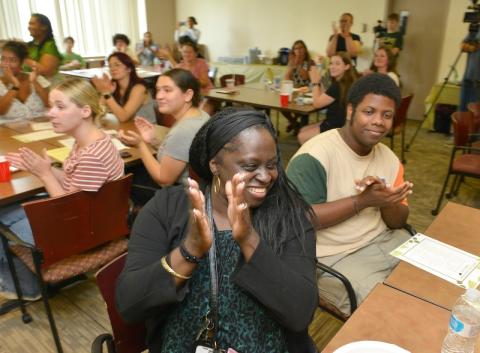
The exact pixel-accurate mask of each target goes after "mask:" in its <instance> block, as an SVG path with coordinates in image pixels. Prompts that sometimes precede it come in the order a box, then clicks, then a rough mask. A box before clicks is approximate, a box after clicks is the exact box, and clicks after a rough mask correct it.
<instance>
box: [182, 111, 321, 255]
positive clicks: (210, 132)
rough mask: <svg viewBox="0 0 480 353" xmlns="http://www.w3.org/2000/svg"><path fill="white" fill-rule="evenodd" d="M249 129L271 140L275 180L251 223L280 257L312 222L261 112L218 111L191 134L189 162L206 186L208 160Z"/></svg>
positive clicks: (267, 121) (273, 130) (266, 119)
mask: <svg viewBox="0 0 480 353" xmlns="http://www.w3.org/2000/svg"><path fill="white" fill-rule="evenodd" d="M253 128H255V129H265V130H267V131H268V132H269V133H270V135H271V136H272V138H273V140H274V141H275V145H276V150H277V162H276V168H277V171H278V177H277V180H276V181H275V183H274V184H273V186H272V188H271V189H270V190H269V192H268V195H267V197H266V199H265V201H264V202H263V203H262V204H261V205H260V206H259V207H257V208H255V209H253V210H252V211H253V212H252V215H253V217H252V218H253V219H252V223H253V226H254V228H255V230H256V231H257V232H258V234H259V235H260V237H261V238H262V239H264V240H265V241H266V242H267V243H268V244H269V245H270V246H271V248H272V249H273V251H274V252H275V253H277V254H281V252H282V250H283V246H284V244H285V243H286V241H287V240H288V239H289V238H291V236H292V234H294V235H295V236H296V237H297V239H298V240H299V241H300V242H301V243H302V245H303V244H304V237H303V236H304V225H305V220H306V218H307V217H310V219H313V218H312V217H313V211H312V208H311V207H310V205H309V204H308V203H307V202H306V201H305V200H304V199H303V198H302V196H301V195H300V193H299V192H298V191H297V189H296V187H295V186H294V185H293V183H292V182H291V181H290V180H289V179H288V177H287V174H286V172H285V169H284V168H283V165H282V162H281V158H280V149H279V147H278V141H277V133H276V130H275V128H274V127H273V125H272V123H271V121H270V118H269V117H268V116H267V115H266V114H265V113H263V112H260V111H256V110H253V109H250V108H238V107H228V108H225V109H223V110H221V111H220V112H218V113H217V114H215V115H214V116H213V117H212V118H211V119H210V120H208V121H207V122H206V123H205V124H204V125H203V126H202V127H201V128H200V130H199V131H198V133H197V134H196V135H195V137H194V139H193V141H192V144H191V146H190V156H189V163H190V166H191V168H192V169H193V171H194V172H195V173H196V174H197V175H198V176H199V177H200V178H201V179H202V182H203V184H202V185H203V186H204V187H205V185H210V184H211V183H212V180H213V174H212V171H211V170H210V161H211V160H212V159H213V158H214V157H215V156H216V155H217V154H218V153H219V152H220V151H221V150H223V149H224V147H225V145H226V144H232V145H234V144H235V143H236V139H237V137H238V135H239V134H240V133H241V132H242V131H245V130H247V129H253Z"/></svg>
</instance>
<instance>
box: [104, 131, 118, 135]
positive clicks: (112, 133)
mask: <svg viewBox="0 0 480 353" xmlns="http://www.w3.org/2000/svg"><path fill="white" fill-rule="evenodd" d="M103 132H104V133H106V134H108V135H116V134H117V130H103Z"/></svg>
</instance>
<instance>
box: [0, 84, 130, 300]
mask: <svg viewBox="0 0 480 353" xmlns="http://www.w3.org/2000/svg"><path fill="white" fill-rule="evenodd" d="M49 101H50V106H51V108H50V110H49V112H48V116H49V118H50V121H51V123H52V125H53V130H54V131H55V132H57V133H63V134H67V135H70V136H72V137H73V138H74V139H75V144H74V145H73V148H72V151H71V152H70V155H69V156H68V158H67V159H66V160H65V162H64V163H63V169H59V168H54V167H52V165H51V160H50V158H49V157H48V156H47V153H46V150H44V151H43V153H42V155H38V154H36V153H35V152H33V151H32V150H30V149H29V148H27V147H22V148H21V149H19V150H18V151H17V152H14V153H8V154H7V159H8V160H9V161H10V163H11V164H12V165H13V166H15V167H17V168H19V169H22V170H25V171H28V172H30V173H32V174H34V175H36V176H37V177H38V178H39V179H40V180H41V181H42V182H43V184H44V186H45V190H46V191H47V192H48V194H49V196H52V197H54V196H61V195H64V194H66V193H69V192H73V191H77V190H84V191H92V192H95V191H97V190H98V189H99V188H100V187H101V186H102V185H103V184H104V183H106V182H107V181H110V180H116V179H118V178H120V177H122V176H123V174H124V165H123V161H122V159H121V158H120V156H119V154H118V151H117V150H116V148H115V146H114V145H113V143H112V142H111V140H110V137H109V136H108V135H107V134H105V133H104V132H103V131H101V130H99V129H98V127H97V126H96V125H95V122H94V120H95V119H96V118H98V117H99V116H101V115H102V114H103V109H102V107H101V106H100V104H99V96H98V93H97V92H96V90H95V88H93V86H92V85H91V84H90V83H89V82H88V81H86V80H83V79H72V80H67V81H63V82H62V83H60V84H58V85H57V86H55V87H54V88H53V89H52V91H51V92H50V95H49ZM0 222H1V223H3V224H4V225H5V226H7V227H9V228H10V230H11V231H12V232H14V233H15V234H17V236H18V237H19V238H20V239H22V240H23V241H25V242H27V243H30V244H33V243H34V240H33V235H32V229H31V228H30V224H29V222H28V218H27V216H26V215H25V212H24V211H23V208H22V207H21V206H20V205H19V204H17V205H12V206H10V207H6V208H3V209H2V210H1V211H0ZM14 260H16V261H15V266H16V269H17V272H18V276H19V280H20V285H21V287H22V292H23V293H24V299H29V298H30V299H35V298H38V296H39V293H40V290H39V288H38V285H37V281H36V278H35V274H34V273H32V272H31V271H30V270H29V269H28V268H27V267H26V266H24V265H23V263H22V262H21V261H18V259H14ZM14 288H15V287H14V285H13V281H12V279H11V277H10V271H9V270H8V266H7V263H6V257H5V250H4V249H3V247H2V246H1V245H0V294H1V295H3V296H4V297H6V298H16V294H15V289H14Z"/></svg>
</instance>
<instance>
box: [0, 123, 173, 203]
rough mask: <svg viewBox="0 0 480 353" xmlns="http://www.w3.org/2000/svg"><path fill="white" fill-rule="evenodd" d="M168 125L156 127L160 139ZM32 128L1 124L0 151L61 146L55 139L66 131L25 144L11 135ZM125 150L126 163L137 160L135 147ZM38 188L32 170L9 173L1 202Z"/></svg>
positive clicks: (121, 125) (118, 126)
mask: <svg viewBox="0 0 480 353" xmlns="http://www.w3.org/2000/svg"><path fill="white" fill-rule="evenodd" d="M43 121H46V119H45V118H41V119H36V120H35V122H43ZM102 126H103V127H104V128H105V129H114V130H119V129H123V130H129V129H135V128H134V124H133V122H126V123H118V122H117V123H115V122H112V121H104V122H103V123H102ZM168 130H169V129H168V128H166V127H164V126H160V127H157V137H158V138H159V139H160V140H162V139H163V138H164V137H165V136H166V134H167V133H168ZM32 131H33V130H32V128H31V126H30V123H29V122H22V123H12V124H6V125H4V126H1V127H0V155H3V154H5V153H7V152H15V151H17V150H18V149H19V148H20V147H23V146H26V147H28V148H30V149H32V150H33V151H35V152H36V153H41V152H42V150H43V149H44V148H46V149H47V150H49V149H53V148H58V147H62V146H63V145H62V144H61V143H59V142H58V140H59V139H62V138H68V136H67V135H65V136H62V137H58V138H53V139H47V140H42V141H37V142H31V143H28V144H24V143H21V142H20V141H17V140H16V139H14V138H12V136H14V135H18V134H23V133H29V132H32ZM126 151H128V153H129V154H130V156H129V157H126V158H123V160H124V162H125V165H128V166H129V165H134V164H135V163H138V162H139V161H140V155H139V152H138V150H137V149H136V148H129V149H127V150H126ZM41 191H44V186H43V183H42V182H41V181H40V180H39V179H38V178H37V177H36V176H34V175H33V174H31V173H28V172H24V171H18V172H15V173H12V180H11V181H10V182H8V183H0V206H5V205H8V204H11V203H14V202H17V201H21V200H24V199H27V198H29V197H31V196H33V195H35V194H37V193H39V192H41Z"/></svg>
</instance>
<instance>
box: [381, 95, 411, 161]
mask: <svg viewBox="0 0 480 353" xmlns="http://www.w3.org/2000/svg"><path fill="white" fill-rule="evenodd" d="M412 99H413V94H410V95H408V96H406V97H402V103H401V104H400V107H399V108H398V110H397V114H395V118H394V120H393V126H392V131H390V133H389V134H388V135H387V137H389V138H390V148H391V149H392V151H393V142H394V138H395V135H397V134H401V152H400V160H401V161H402V163H404V164H405V163H407V160H406V159H405V150H406V149H405V124H406V122H407V112H408V108H409V107H410V103H411V102H412Z"/></svg>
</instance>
